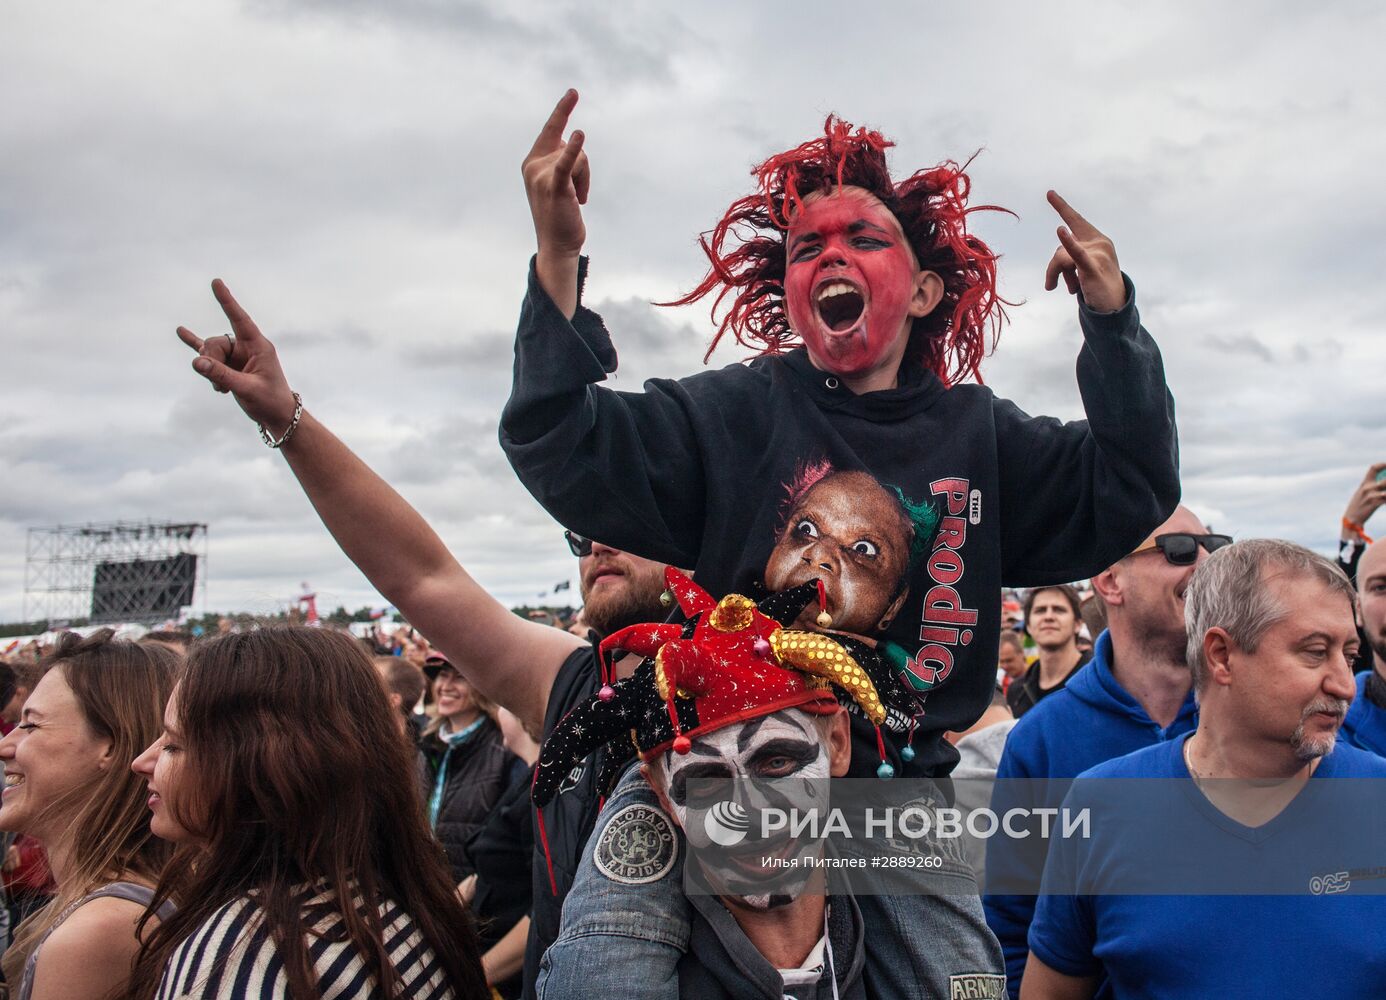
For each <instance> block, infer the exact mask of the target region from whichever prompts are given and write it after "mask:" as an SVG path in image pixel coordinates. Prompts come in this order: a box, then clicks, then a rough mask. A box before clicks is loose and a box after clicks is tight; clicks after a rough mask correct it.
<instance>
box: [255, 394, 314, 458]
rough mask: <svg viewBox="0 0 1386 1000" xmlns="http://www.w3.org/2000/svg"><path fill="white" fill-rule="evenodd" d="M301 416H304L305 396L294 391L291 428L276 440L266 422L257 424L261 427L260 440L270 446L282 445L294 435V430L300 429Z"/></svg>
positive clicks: (277, 446)
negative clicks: (268, 429)
mask: <svg viewBox="0 0 1386 1000" xmlns="http://www.w3.org/2000/svg"><path fill="white" fill-rule="evenodd" d="M301 416H303V397H302V396H300V395H299V394H298V393H294V416H293V419H292V420H290V421H289V428H288V430H286V431H285V432H284V436H283V437H281V438H280V439H279V440H278V441H276V440H275V439H274V436H273V435H272V434H270V432H269V431H267V430H265V425H264V424H256V425H255V426H256V427H258V428H260V440H261V441H263V442H265V444H266V445H267V446H268V447H270V448H279V447H282V446H283V444H284V442H285V441H287V440H289V438H291V437H292V436H293V433H294V431H295V430H297V429H298V419H299V417H301Z"/></svg>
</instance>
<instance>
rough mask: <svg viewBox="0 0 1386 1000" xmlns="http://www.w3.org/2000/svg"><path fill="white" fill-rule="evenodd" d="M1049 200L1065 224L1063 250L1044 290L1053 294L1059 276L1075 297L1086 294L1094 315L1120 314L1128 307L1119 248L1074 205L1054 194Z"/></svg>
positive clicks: (1055, 259)
mask: <svg viewBox="0 0 1386 1000" xmlns="http://www.w3.org/2000/svg"><path fill="white" fill-rule="evenodd" d="M1046 197H1047V198H1048V199H1049V204H1051V205H1053V206H1054V211H1056V212H1058V213H1059V218H1061V219H1063V220H1064V225H1062V226H1060V227H1059V248H1058V249H1057V250H1055V251H1054V256H1053V257H1051V258H1050V259H1049V266H1048V267H1047V268H1045V271H1044V287H1045V290H1046V291H1053V290H1054V289H1055V288H1057V287H1058V285H1059V275H1063V278H1064V284H1065V285H1067V286H1068V290H1069V292H1070V293H1071V294H1073V295H1077V294H1078V293H1079V292H1080V291H1081V292H1082V293H1083V301H1085V302H1086V303H1087V304H1088V308H1089V309H1091V310H1093V311H1094V312H1116V311H1117V310H1118V309H1120V308H1121V307H1122V306H1124V305H1126V282H1125V281H1123V280H1122V277H1121V268H1120V266H1118V264H1117V255H1116V247H1115V246H1113V245H1112V241H1111V240H1109V239H1108V238H1107V237H1106V236H1104V235H1102V233H1100V232H1099V231H1098V229H1097V227H1096V226H1094V225H1093V224H1092V223H1091V222H1089V221H1088V220H1087V219H1085V218H1083V217H1082V216H1081V215H1079V214H1078V212H1077V210H1076V209H1074V207H1073V206H1072V205H1070V204H1069V203H1068V202H1066V201H1064V200H1063V199H1062V198H1060V197H1059V194H1058V192H1056V191H1050V192H1049V193H1048V195H1046Z"/></svg>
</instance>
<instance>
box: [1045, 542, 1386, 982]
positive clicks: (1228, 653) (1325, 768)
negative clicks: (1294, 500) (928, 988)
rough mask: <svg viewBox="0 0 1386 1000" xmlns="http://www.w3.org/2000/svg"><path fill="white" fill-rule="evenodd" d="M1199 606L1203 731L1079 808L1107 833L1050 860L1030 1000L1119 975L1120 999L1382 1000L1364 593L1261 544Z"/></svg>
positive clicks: (1227, 557) (1384, 911) (1383, 923)
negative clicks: (1342, 737) (1357, 680)
mask: <svg viewBox="0 0 1386 1000" xmlns="http://www.w3.org/2000/svg"><path fill="white" fill-rule="evenodd" d="M1185 599H1186V608H1185V616H1186V621H1187V623H1188V634H1189V636H1190V640H1189V666H1190V668H1191V670H1192V672H1193V683H1194V690H1195V692H1196V693H1197V695H1198V698H1199V704H1200V718H1199V724H1198V728H1197V730H1196V731H1195V732H1194V733H1193V734H1192V735H1191V736H1188V737H1186V738H1184V739H1181V740H1176V741H1170V742H1166V743H1162V744H1159V745H1156V746H1153V747H1149V748H1147V749H1144V750H1139V751H1136V752H1135V753H1132V754H1129V755H1127V756H1126V757H1122V758H1119V759H1117V760H1113V761H1109V762H1108V763H1106V764H1102V765H1099V766H1097V767H1095V768H1093V769H1091V770H1089V771H1086V772H1084V774H1083V775H1081V776H1080V780H1079V781H1078V782H1077V783H1076V784H1075V785H1074V787H1073V790H1072V791H1071V792H1070V794H1069V797H1068V799H1066V800H1065V807H1067V808H1069V809H1078V808H1083V807H1089V808H1091V809H1092V810H1093V812H1094V815H1093V819H1092V823H1091V835H1090V836H1089V837H1088V838H1087V839H1081V838H1076V837H1075V838H1069V839H1060V840H1057V841H1055V843H1054V845H1053V846H1052V847H1051V849H1050V852H1049V859H1048V862H1047V864H1046V867H1045V883H1044V888H1045V894H1044V895H1042V896H1041V897H1040V900H1039V904H1038V906H1037V907H1036V910H1035V916H1034V922H1033V923H1032V924H1031V927H1030V935H1029V945H1030V959H1029V964H1028V965H1027V967H1026V971H1025V981H1024V985H1023V988H1022V993H1021V996H1022V1000H1033V998H1041V1000H1043V998H1055V1000H1058V998H1077V997H1085V998H1086V997H1091V996H1092V995H1093V993H1094V991H1095V990H1096V989H1097V988H1098V986H1099V985H1101V984H1102V982H1103V980H1104V978H1105V980H1106V984H1107V986H1108V987H1109V988H1110V991H1111V993H1112V995H1114V996H1135V995H1139V996H1143V997H1171V998H1173V997H1178V998H1184V997H1189V996H1256V997H1263V996H1352V997H1358V996H1371V995H1377V994H1379V992H1380V988H1381V984H1382V983H1383V982H1386V899H1383V898H1382V896H1381V895H1380V894H1381V893H1382V892H1383V890H1384V889H1386V885H1383V881H1386V879H1383V878H1382V875H1383V874H1386V869H1383V868H1381V867H1380V862H1381V857H1382V852H1381V850H1380V848H1379V845H1377V844H1374V843H1372V840H1373V836H1372V835H1371V834H1370V833H1368V832H1367V831H1376V830H1379V829H1380V826H1379V824H1380V822H1381V821H1382V817H1383V814H1386V809H1383V808H1382V806H1381V805H1380V800H1381V799H1382V798H1383V792H1386V760H1382V759H1380V758H1377V757H1374V756H1372V755H1370V754H1365V753H1362V752H1360V751H1358V750H1356V749H1355V748H1353V747H1351V746H1346V745H1338V746H1337V749H1336V751H1335V743H1336V742H1337V740H1336V737H1337V733H1338V729H1339V727H1340V726H1341V725H1342V720H1343V717H1344V715H1345V714H1346V711H1347V708H1348V705H1349V703H1350V702H1351V699H1352V697H1353V693H1354V692H1353V684H1352V672H1351V663H1352V660H1353V657H1354V656H1355V655H1356V652H1357V645H1358V639H1357V631H1356V626H1355V622H1354V616H1353V606H1354V594H1353V590H1352V586H1351V584H1350V583H1349V582H1348V580H1347V578H1346V577H1344V576H1343V575H1342V573H1341V572H1339V571H1338V569H1337V568H1336V567H1334V566H1333V565H1332V564H1331V563H1329V562H1328V561H1327V560H1325V559H1323V558H1322V557H1320V556H1318V555H1315V554H1314V553H1312V552H1310V551H1308V550H1307V549H1303V548H1301V547H1299V546H1297V545H1294V544H1292V543H1289V542H1280V541H1273V540H1264V539H1263V540H1254V541H1247V542H1239V543H1237V544H1236V545H1232V546H1229V547H1227V548H1225V549H1223V550H1222V551H1219V552H1217V553H1215V554H1214V555H1212V556H1211V557H1210V558H1209V559H1208V560H1207V562H1206V563H1205V564H1204V565H1203V566H1201V567H1199V569H1198V570H1197V571H1196V572H1195V573H1194V576H1193V579H1192V580H1191V581H1190V584H1189V588H1188V591H1187V593H1186V598H1185ZM1330 755H1331V756H1330ZM1132 778H1136V779H1144V780H1143V781H1142V782H1140V783H1137V782H1126V781H1125V779H1132ZM1161 778H1163V779H1165V780H1164V781H1152V780H1150V779H1161ZM1228 779H1232V780H1228ZM1325 779H1357V780H1355V781H1342V780H1339V781H1330V780H1325ZM1364 779H1365V780H1364ZM1133 786H1134V787H1133ZM1378 788H1380V789H1381V790H1382V791H1381V792H1378V791H1377V789H1378ZM1123 800H1129V801H1123ZM1349 815H1350V816H1351V817H1352V819H1353V820H1355V821H1356V822H1344V817H1345V816H1349ZM1354 829H1355V832H1354ZM1263 893H1273V895H1263Z"/></svg>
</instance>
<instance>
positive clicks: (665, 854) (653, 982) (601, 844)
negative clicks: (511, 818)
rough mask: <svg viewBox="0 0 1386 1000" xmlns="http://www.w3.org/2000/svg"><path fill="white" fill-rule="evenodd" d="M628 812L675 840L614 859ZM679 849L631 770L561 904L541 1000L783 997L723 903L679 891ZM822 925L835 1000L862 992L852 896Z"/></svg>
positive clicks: (812, 993)
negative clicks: (632, 861) (831, 957)
mask: <svg viewBox="0 0 1386 1000" xmlns="http://www.w3.org/2000/svg"><path fill="white" fill-rule="evenodd" d="M639 810H649V812H648V813H640V812H639ZM653 814H657V815H653ZM633 816H638V817H640V818H641V819H643V820H650V821H652V822H653V823H654V824H655V825H656V826H657V825H658V824H660V823H661V822H662V823H665V824H668V830H669V831H670V832H671V833H672V835H673V837H672V841H670V842H669V846H668V847H667V848H662V849H659V850H655V851H653V852H646V854H644V855H642V856H641V857H640V858H639V859H637V860H639V861H642V862H643V861H647V860H648V862H649V863H648V864H643V865H638V866H631V867H629V868H623V867H622V859H621V858H619V857H616V858H613V851H612V849H611V843H612V840H613V838H616V837H619V835H620V833H621V829H622V827H628V826H629V824H630V823H632V822H633V820H632V817H633ZM685 852H686V844H685V842H684V840H683V834H682V832H681V831H679V830H678V828H677V827H676V826H675V825H674V823H673V822H672V820H670V819H669V818H668V816H667V814H665V813H664V811H663V808H662V807H661V806H660V804H659V801H658V799H657V797H656V796H655V793H654V791H653V790H652V789H651V788H650V787H649V785H648V784H647V783H646V781H645V779H644V778H643V777H642V776H641V774H640V770H639V768H635V767H632V768H631V769H630V770H628V771H627V772H626V773H625V775H624V776H622V778H621V781H620V782H619V783H618V785H617V787H616V789H615V791H614V792H612V795H611V798H610V799H609V800H608V802H607V803H606V806H605V808H604V809H603V810H602V814H601V816H600V818H599V819H598V821H597V826H596V829H595V831H594V833H593V835H592V839H591V840H590V841H589V842H588V845H587V850H586V851H585V852H584V854H583V858H582V864H581V866H580V867H579V869H578V873H577V878H576V879H575V880H574V882H573V887H572V889H571V890H570V891H569V893H568V897H567V899H566V900H565V901H564V904H563V925H562V928H561V930H560V931H559V934H558V939H557V940H556V941H555V942H554V943H553V945H552V946H551V947H550V948H549V950H548V951H547V952H546V953H545V954H544V960H543V962H542V963H541V965H540V971H539V981H538V988H537V992H538V996H539V998H540V1000H555V998H567V997H577V996H592V997H622V998H637V997H638V998H640V1000H676V998H678V997H685V996H686V997H698V998H699V1000H717V998H720V997H726V998H733V997H735V998H741V997H747V998H765V1000H781V998H782V997H784V996H786V995H787V994H786V993H785V991H784V988H783V985H784V984H783V980H782V979H781V977H780V975H779V973H778V972H777V971H776V970H775V969H774V967H773V966H771V965H770V963H769V962H768V961H766V960H765V958H764V957H763V956H761V955H760V953H759V952H758V951H756V949H755V947H754V945H752V944H751V942H750V941H749V939H747V937H746V935H745V934H744V933H743V932H742V931H741V928H740V927H739V926H738V925H737V923H736V921H735V920H734V919H733V918H732V916H731V914H730V913H729V912H728V911H727V910H726V908H725V907H724V906H722V904H721V903H719V902H718V901H717V900H716V899H715V898H713V897H711V896H700V897H698V898H697V899H696V900H693V899H690V898H689V897H688V896H686V895H685V894H684V881H683V863H684V854H685ZM627 860H628V859H627ZM830 925H831V926H830V934H829V936H830V940H831V941H832V943H833V950H834V953H835V955H836V958H835V968H836V971H837V981H838V982H837V987H838V988H837V991H836V995H837V996H838V997H840V998H842V1000H851V998H865V997H866V992H865V986H864V983H863V975H862V972H863V967H864V965H865V949H864V933H863V925H862V919H861V912H860V911H859V910H858V909H857V906H856V904H855V903H854V902H853V901H852V899H851V898H850V897H843V898H841V899H838V900H836V901H835V902H834V909H833V911H832V917H831V919H830ZM788 995H790V996H792V997H794V998H795V1000H820V998H826V997H831V996H833V995H834V993H833V990H832V984H831V983H829V982H827V981H826V980H823V981H821V982H820V983H819V984H816V985H813V986H807V987H794V988H793V989H792V992H791V993H790V994H788Z"/></svg>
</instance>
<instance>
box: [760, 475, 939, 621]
mask: <svg viewBox="0 0 1386 1000" xmlns="http://www.w3.org/2000/svg"><path fill="white" fill-rule="evenodd" d="M913 539H914V525H913V524H911V523H910V520H909V518H908V517H906V516H905V512H904V511H903V510H902V509H901V507H900V503H899V501H898V500H897V498H896V497H894V496H892V495H891V494H890V492H889V491H888V490H886V488H885V487H883V486H882V485H881V484H880V483H878V482H877V481H876V480H875V479H874V478H872V477H871V476H870V475H869V474H867V473H865V472H831V473H829V474H828V475H826V476H824V477H823V478H822V479H820V480H819V481H818V482H817V483H815V484H814V485H813V486H812V487H810V488H809V489H808V490H806V491H805V492H804V493H803V495H802V496H800V497H799V499H798V500H797V501H796V502H795V504H794V507H793V508H792V509H791V510H790V513H789V517H788V518H787V519H786V521H785V526H784V529H783V530H782V531H781V532H780V536H779V539H778V540H777V541H776V543H775V548H774V550H773V551H772V552H771V553H770V559H769V562H767V563H766V566H765V586H766V587H767V588H768V589H770V590H772V591H774V590H785V589H787V588H789V587H794V586H797V585H799V584H801V583H807V582H808V581H809V580H813V579H815V578H816V579H818V580H821V581H822V582H823V588H824V591H825V593H826V597H827V607H826V608H824V609H823V610H825V611H827V612H828V614H829V615H831V616H832V619H833V623H832V628H834V629H836V630H839V631H842V632H853V633H856V634H857V635H873V634H875V633H876V632H880V631H883V630H884V629H886V628H888V627H889V625H890V622H891V620H892V619H893V618H894V617H895V615H896V614H897V613H898V612H899V610H900V607H901V605H903V604H904V602H905V598H906V596H907V595H908V589H907V586H906V584H907V582H908V581H907V575H908V573H909V564H910V544H911V542H912V541H913ZM817 614H818V612H817V610H816V609H814V608H813V606H812V605H810V606H809V608H808V609H807V610H806V611H805V612H804V615H803V616H802V617H801V618H800V623H801V625H800V627H803V628H812V627H814V626H813V621H814V618H815V617H816V616H817Z"/></svg>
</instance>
